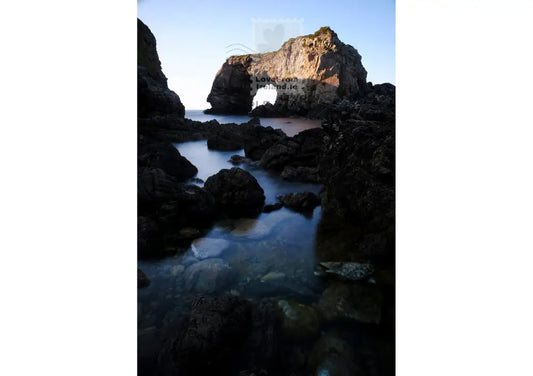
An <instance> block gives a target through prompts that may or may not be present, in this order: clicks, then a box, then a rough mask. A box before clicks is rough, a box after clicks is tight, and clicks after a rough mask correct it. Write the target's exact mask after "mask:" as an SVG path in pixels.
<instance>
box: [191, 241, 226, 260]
mask: <svg viewBox="0 0 533 376" xmlns="http://www.w3.org/2000/svg"><path fill="white" fill-rule="evenodd" d="M228 247H229V242H228V241H227V240H224V239H213V238H199V239H196V240H194V241H193V242H192V243H191V249H192V252H193V254H194V256H195V257H196V258H198V259H200V260H201V259H205V258H209V257H217V256H219V255H220V254H221V253H222V252H224V250H225V249H226V248H228Z"/></svg>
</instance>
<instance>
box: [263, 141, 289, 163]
mask: <svg viewBox="0 0 533 376" xmlns="http://www.w3.org/2000/svg"><path fill="white" fill-rule="evenodd" d="M297 150H298V144H296V143H295V142H292V141H289V142H286V143H285V142H283V143H281V142H280V143H277V144H274V145H272V146H271V147H269V148H268V149H267V150H266V151H265V153H264V154H263V155H262V156H261V160H260V161H259V165H260V166H261V167H263V168H266V169H277V170H281V169H283V167H284V166H285V165H286V164H287V163H289V162H290V161H291V160H292V159H293V158H294V155H295V154H296V152H297Z"/></svg>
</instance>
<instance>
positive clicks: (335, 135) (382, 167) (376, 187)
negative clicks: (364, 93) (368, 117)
mask: <svg viewBox="0 0 533 376" xmlns="http://www.w3.org/2000/svg"><path fill="white" fill-rule="evenodd" d="M323 126H324V128H325V129H327V131H328V133H329V134H330V137H331V141H330V142H329V143H328V145H327V147H326V148H325V150H324V153H323V156H322V158H321V160H320V163H319V174H320V180H321V182H322V183H323V184H324V192H323V194H322V208H323V213H324V215H325V216H338V217H339V218H341V219H342V220H344V221H346V222H348V223H353V224H354V225H357V226H358V227H359V228H360V236H359V239H358V241H357V244H356V247H354V249H353V250H352V252H354V253H355V252H357V253H361V254H364V255H366V257H368V258H372V259H378V258H379V259H385V260H390V259H391V258H392V257H393V253H394V222H395V221H394V218H395V211H394V202H395V201H394V177H395V173H394V170H395V155H394V124H393V123H378V122H370V121H361V120H357V121H355V120H345V121H342V122H332V123H328V122H324V123H323Z"/></svg>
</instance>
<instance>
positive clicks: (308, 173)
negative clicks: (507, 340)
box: [138, 20, 395, 376]
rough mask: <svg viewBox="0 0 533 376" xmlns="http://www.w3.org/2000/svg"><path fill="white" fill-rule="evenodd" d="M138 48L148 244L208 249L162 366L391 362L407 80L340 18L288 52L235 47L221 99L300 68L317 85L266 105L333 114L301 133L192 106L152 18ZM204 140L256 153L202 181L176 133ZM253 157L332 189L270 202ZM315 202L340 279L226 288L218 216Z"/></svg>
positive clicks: (142, 244) (142, 199)
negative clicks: (375, 61) (164, 66)
mask: <svg viewBox="0 0 533 376" xmlns="http://www.w3.org/2000/svg"><path fill="white" fill-rule="evenodd" d="M138 51H139V52H138V257H139V258H140V259H146V258H154V257H161V256H164V255H169V254H176V252H179V251H180V250H185V249H187V248H188V247H190V246H191V243H192V246H193V250H196V253H197V256H198V257H197V258H198V259H197V260H195V263H193V264H192V266H189V265H188V264H187V265H186V267H187V268H186V269H185V268H184V267H183V266H182V268H183V269H185V270H181V269H180V270H175V271H174V272H175V273H178V272H182V273H183V275H184V288H186V289H188V290H190V291H193V292H196V293H197V296H196V297H195V298H194V299H193V300H192V301H191V302H190V309H189V310H188V311H187V313H186V314H185V316H184V317H183V318H182V319H181V320H180V324H179V326H177V327H175V328H173V330H174V331H172V332H169V333H168V338H167V339H166V342H163V343H164V345H162V350H161V351H160V352H159V353H158V354H156V355H155V356H153V357H152V358H154V359H157V364H153V365H151V366H153V367H157V368H158V372H159V373H158V374H162V375H166V374H169V375H170V374H176V370H178V371H179V374H183V375H200V374H227V375H243V376H244V375H277V374H280V375H281V374H288V373H284V372H292V374H295V375H306V374H346V375H348V374H350V375H352V374H357V375H385V374H390V367H391V365H390V364H389V363H387V362H388V361H389V360H390V359H393V355H391V354H394V351H393V344H391V345H389V343H393V339H394V330H393V328H394V282H393V279H394V277H393V276H392V282H391V273H393V269H394V237H395V234H394V221H395V213H394V184H395V159H394V147H395V138H394V127H395V122H394V119H395V87H394V86H393V85H391V84H381V85H372V84H371V83H369V82H367V81H366V70H365V69H364V67H363V65H362V63H361V56H360V55H359V54H358V52H357V50H355V49H354V48H353V47H352V46H349V45H346V44H344V43H342V42H341V41H340V40H339V38H338V36H337V35H336V34H335V33H334V32H333V31H332V30H331V29H330V28H321V29H320V30H318V31H317V32H316V33H315V34H312V35H308V36H303V37H298V38H294V39H291V40H289V41H287V42H286V43H284V44H283V46H282V48H281V49H280V50H278V51H276V52H272V53H268V54H261V55H246V56H234V57H231V58H229V59H228V60H227V61H226V62H225V63H224V65H223V66H222V68H221V69H220V71H219V72H218V73H217V75H216V78H215V81H214V83H213V88H212V90H211V93H210V94H209V98H208V100H209V102H210V103H211V105H212V109H211V112H214V113H231V114H235V113H248V112H249V111H250V110H251V105H252V100H253V95H251V91H250V85H251V78H253V77H256V76H263V77H265V76H267V77H269V78H271V79H273V80H275V81H276V80H278V81H279V80H281V79H283V78H289V77H297V78H298V79H299V80H300V81H301V82H303V83H304V84H305V85H304V86H303V87H302V89H303V90H301V91H299V93H298V94H295V95H291V94H290V93H282V94H280V95H278V97H277V100H276V103H275V104H274V105H271V106H259V107H257V108H256V109H255V110H254V111H255V113H256V114H260V115H261V116H265V114H267V115H269V116H279V115H280V114H282V115H291V116H293V115H300V116H301V115H304V116H312V117H317V118H320V119H322V120H323V122H322V127H321V128H316V129H310V130H307V131H303V132H300V133H299V134H297V135H296V136H294V137H289V136H287V135H286V134H285V133H283V132H282V131H281V130H276V129H273V128H271V127H262V126H261V125H260V120H259V118H256V117H252V118H251V119H250V121H249V122H247V123H244V124H219V123H218V122H217V121H216V120H213V121H210V122H197V121H193V120H190V119H186V118H184V107H183V105H182V104H181V101H180V99H179V97H178V95H177V94H175V93H174V92H172V91H171V90H169V89H168V86H167V83H166V77H165V76H164V74H163V72H162V70H161V63H160V61H159V57H158V55H157V51H156V41H155V38H154V36H153V34H152V33H151V32H150V30H149V29H148V27H147V26H146V25H144V24H143V23H142V22H141V21H140V20H139V21H138ZM276 82H277V81H276ZM262 111H263V112H262ZM196 140H207V145H208V147H209V149H211V150H223V151H228V150H241V149H244V155H245V156H244V157H242V156H234V157H232V158H231V162H232V163H233V164H234V165H235V166H236V167H235V168H233V169H228V170H221V171H220V172H219V173H217V174H215V175H213V176H211V177H209V179H207V180H206V182H205V185H204V187H203V188H201V187H198V186H197V185H193V184H191V183H190V179H191V178H194V177H195V175H196V173H197V171H198V170H197V168H196V166H194V165H193V164H192V163H190V161H188V160H187V159H186V158H185V157H183V156H182V155H181V154H180V153H179V151H178V150H177V149H176V148H175V147H174V146H173V145H172V143H177V142H185V141H196ZM242 164H254V165H256V166H258V167H260V168H263V169H266V170H270V171H272V172H273V173H276V174H279V176H281V177H283V178H284V179H286V180H287V181H305V182H313V183H320V184H322V186H323V189H322V192H321V194H320V195H319V196H316V195H314V194H313V193H310V192H294V194H288V195H283V196H280V197H279V198H278V201H279V202H276V203H266V202H265V196H264V194H263V189H262V188H261V186H260V185H259V184H258V182H257V180H256V179H255V178H254V177H253V176H252V175H251V174H250V173H249V172H247V171H245V170H244V169H241V168H239V166H240V165H242ZM317 205H320V206H321V207H322V219H321V222H320V224H319V227H318V232H317V237H316V254H317V260H318V261H319V262H323V265H322V267H323V269H324V271H323V277H324V280H326V281H328V284H327V288H326V289H324V290H323V292H322V293H321V295H320V297H319V299H318V301H317V302H316V303H315V304H313V305H311V304H304V303H300V302H295V301H291V300H286V299H281V300H280V299H276V298H269V299H265V300H263V301H261V302H253V301H250V300H247V299H244V298H240V297H235V296H231V294H230V295H228V294H226V295H220V296H218V295H217V293H218V291H219V289H220V287H221V286H222V285H228V284H229V283H230V282H231V278H232V275H231V272H230V269H229V266H228V264H227V262H226V261H225V260H223V259H221V258H218V257H217V256H218V253H219V251H220V249H218V248H220V247H223V246H225V245H224V244H222V243H223V242H220V241H218V242H215V241H204V242H201V241H199V240H197V239H199V238H201V237H202V235H204V234H206V233H207V232H208V231H209V229H210V228H211V226H212V225H213V223H214V222H215V221H216V220H220V219H223V218H229V217H238V218H243V220H245V221H253V220H254V219H253V218H256V217H257V216H259V215H260V214H261V212H265V213H266V212H271V211H276V210H278V209H279V208H280V207H282V206H286V207H288V208H289V209H291V210H295V211H298V212H300V211H301V212H306V211H309V210H311V211H312V209H313V208H314V207H315V206H317ZM269 215H272V214H269ZM236 236H239V234H238V232H236ZM217 247H218V248H217ZM202 255H208V256H205V259H204V256H202ZM206 270H207V271H209V273H206ZM392 275H393V274H392ZM149 279H150V276H149V275H146V274H145V273H144V272H143V271H141V270H138V287H139V288H146V287H147V286H150V280H149ZM278 279H281V280H282V279H283V273H276V272H270V273H267V274H265V276H264V277H263V279H262V281H261V283H263V284H264V283H265V282H269V283H272V281H277V280H278ZM339 302H342V304H341V303H339ZM339 323H342V325H343V328H349V329H350V330H352V331H353V330H355V329H356V330H357V331H358V333H363V334H362V337H361V338H358V341H362V342H364V343H365V346H366V347H365V348H364V349H363V350H361V349H360V348H355V347H354V345H353V344H352V342H351V341H352V340H353V338H348V337H349V336H347V335H346V333H343V332H342V331H339V330H337V329H335V325H339ZM303 324H305V325H303ZM354 328H355V329H354ZM350 330H348V333H349V332H350ZM143 335H144V334H143ZM391 341H392V342H391ZM294 344H296V345H294ZM384 344H385V345H384ZM369 354H370V355H369ZM376 354H377V355H376ZM382 358H383V359H386V360H385V361H384V362H385V364H384V365H383V364H381V363H383V360H382ZM379 359H381V360H379ZM141 361H146V362H147V360H143V359H140V362H141ZM380 361H381V363H379V362H380ZM378 363H379V364H378ZM146 364H148V363H146ZM151 366H150V367H151ZM146 367H148V366H146ZM141 368H142V367H141ZM321 370H325V371H327V372H329V373H320V372H321Z"/></svg>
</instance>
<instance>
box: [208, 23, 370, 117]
mask: <svg viewBox="0 0 533 376" xmlns="http://www.w3.org/2000/svg"><path fill="white" fill-rule="evenodd" d="M366 75H367V72H366V70H365V68H364V67H363V65H362V64H361V55H359V53H358V52H357V50H356V49H355V48H353V47H352V46H350V45H347V44H344V43H342V42H341V41H340V40H339V38H338V36H337V34H336V33H335V32H334V31H333V30H331V29H330V28H329V27H323V28H321V29H320V30H318V31H317V32H316V33H314V34H311V35H306V36H301V37H298V38H292V39H289V40H288V41H286V42H285V43H284V44H283V45H282V47H281V48H280V49H279V50H278V51H276V52H269V53H264V54H253V55H241V56H231V57H229V58H228V59H227V60H226V62H225V63H224V64H223V65H222V68H221V69H220V70H219V71H218V73H217V74H216V77H215V80H214V82H213V86H212V89H211V92H210V94H209V96H208V97H207V101H208V102H209V103H210V104H211V106H212V109H211V110H210V112H211V113H247V112H249V111H250V110H251V108H252V100H253V95H254V92H253V91H252V90H251V89H252V86H251V85H256V84H255V83H253V82H252V80H253V79H255V77H261V78H267V79H268V80H270V81H269V82H274V83H275V84H277V85H280V86H282V85H283V84H284V83H286V81H283V80H287V79H294V78H296V79H297V81H296V84H298V85H299V88H298V90H294V91H293V90H286V91H283V92H282V93H280V91H279V90H278V93H279V94H278V96H277V98H276V103H275V104H274V109H269V111H270V112H274V113H277V114H299V115H304V114H306V113H308V112H309V111H311V110H313V109H314V108H316V107H320V106H322V105H323V104H328V103H333V102H335V101H338V100H340V99H341V98H347V99H351V100H354V99H356V98H358V97H359V96H361V95H363V94H364V92H365V91H366V88H367V85H366ZM280 94H281V95H280ZM256 112H257V113H259V110H258V111H256Z"/></svg>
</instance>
